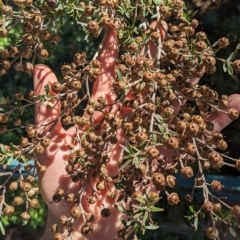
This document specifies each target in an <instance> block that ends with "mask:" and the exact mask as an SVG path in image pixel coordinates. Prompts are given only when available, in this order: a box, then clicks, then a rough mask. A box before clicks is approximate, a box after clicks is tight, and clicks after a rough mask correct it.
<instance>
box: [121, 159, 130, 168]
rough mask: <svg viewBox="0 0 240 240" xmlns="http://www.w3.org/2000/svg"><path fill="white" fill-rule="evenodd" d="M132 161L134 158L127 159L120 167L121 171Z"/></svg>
mask: <svg viewBox="0 0 240 240" xmlns="http://www.w3.org/2000/svg"><path fill="white" fill-rule="evenodd" d="M131 162H132V159H129V160H127V161H126V162H125V163H124V164H123V165H121V167H120V169H119V170H120V171H121V170H123V169H124V168H126V167H127V166H128V165H129V164H130V163H131Z"/></svg>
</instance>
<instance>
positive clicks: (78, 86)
mask: <svg viewBox="0 0 240 240" xmlns="http://www.w3.org/2000/svg"><path fill="white" fill-rule="evenodd" d="M81 88H82V84H81V82H80V81H79V80H73V81H71V83H70V89H71V90H73V91H79V90H80V89H81Z"/></svg>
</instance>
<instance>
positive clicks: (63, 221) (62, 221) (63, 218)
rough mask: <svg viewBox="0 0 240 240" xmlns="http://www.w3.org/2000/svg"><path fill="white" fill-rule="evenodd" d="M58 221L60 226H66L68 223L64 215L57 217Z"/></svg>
mask: <svg viewBox="0 0 240 240" xmlns="http://www.w3.org/2000/svg"><path fill="white" fill-rule="evenodd" d="M58 220H59V223H60V225H61V226H64V225H66V223H67V222H68V218H67V216H65V215H62V216H61V217H59V219H58Z"/></svg>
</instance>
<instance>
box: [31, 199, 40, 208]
mask: <svg viewBox="0 0 240 240" xmlns="http://www.w3.org/2000/svg"><path fill="white" fill-rule="evenodd" d="M30 207H31V208H34V209H37V208H39V202H38V200H37V199H36V198H34V199H32V200H31V201H30Z"/></svg>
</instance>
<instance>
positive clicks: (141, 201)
mask: <svg viewBox="0 0 240 240" xmlns="http://www.w3.org/2000/svg"><path fill="white" fill-rule="evenodd" d="M136 200H137V201H138V202H140V203H143V204H146V201H145V200H144V199H143V198H136Z"/></svg>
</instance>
